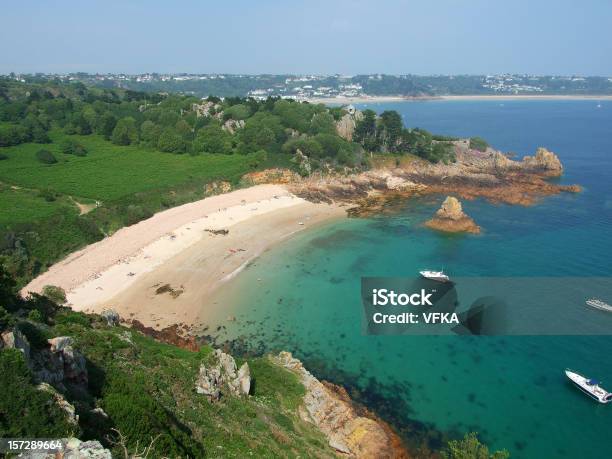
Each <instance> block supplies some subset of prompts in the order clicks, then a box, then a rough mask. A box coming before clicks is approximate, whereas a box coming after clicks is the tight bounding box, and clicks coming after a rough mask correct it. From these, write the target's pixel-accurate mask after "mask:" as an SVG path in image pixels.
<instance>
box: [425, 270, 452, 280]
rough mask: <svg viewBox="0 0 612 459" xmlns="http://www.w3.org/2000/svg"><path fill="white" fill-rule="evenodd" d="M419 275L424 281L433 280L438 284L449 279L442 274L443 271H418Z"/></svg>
mask: <svg viewBox="0 0 612 459" xmlns="http://www.w3.org/2000/svg"><path fill="white" fill-rule="evenodd" d="M419 274H420V275H421V276H423V277H424V278H425V279H430V280H435V281H438V282H448V281H450V278H449V277H448V276H447V275H446V274H444V271H430V270H423V271H419Z"/></svg>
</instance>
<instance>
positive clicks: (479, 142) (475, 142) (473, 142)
mask: <svg viewBox="0 0 612 459" xmlns="http://www.w3.org/2000/svg"><path fill="white" fill-rule="evenodd" d="M470 148H471V149H473V150H478V151H486V150H487V148H489V144H488V143H487V141H486V140H485V139H483V138H480V137H471V138H470Z"/></svg>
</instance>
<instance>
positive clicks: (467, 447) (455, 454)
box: [442, 432, 510, 459]
mask: <svg viewBox="0 0 612 459" xmlns="http://www.w3.org/2000/svg"><path fill="white" fill-rule="evenodd" d="M442 457H443V458H444V459H507V458H509V457H510V454H509V453H508V451H506V450H503V451H495V452H494V453H492V454H491V453H489V448H487V446H486V445H483V444H482V443H480V441H479V440H478V437H477V435H476V433H475V432H471V433H468V434H466V435H465V437H463V439H462V440H451V441H449V442H448V446H447V447H446V449H445V450H444V451H442Z"/></svg>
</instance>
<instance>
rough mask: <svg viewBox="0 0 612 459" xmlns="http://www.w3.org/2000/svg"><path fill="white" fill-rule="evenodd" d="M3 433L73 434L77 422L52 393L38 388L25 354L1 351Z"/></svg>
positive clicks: (0, 431) (0, 432) (0, 423)
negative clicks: (60, 405)
mask: <svg viewBox="0 0 612 459" xmlns="http://www.w3.org/2000/svg"><path fill="white" fill-rule="evenodd" d="M0 387H1V388H2V390H0V437H51V438H62V437H71V436H74V434H75V433H76V432H75V430H76V429H77V428H76V426H73V425H71V424H69V422H68V420H67V419H66V414H65V413H64V411H62V409H61V408H60V407H59V406H58V405H57V404H56V403H55V401H54V399H53V396H52V395H51V394H49V393H47V392H44V391H41V390H38V389H36V387H35V386H34V385H33V384H32V377H31V374H30V371H29V369H28V367H27V365H26V362H25V358H24V356H23V354H22V353H21V352H20V351H18V350H17V349H4V350H2V351H0Z"/></svg>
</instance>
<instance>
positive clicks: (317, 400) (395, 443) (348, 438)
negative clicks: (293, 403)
mask: <svg viewBox="0 0 612 459" xmlns="http://www.w3.org/2000/svg"><path fill="white" fill-rule="evenodd" d="M272 360H273V361H274V362H275V363H276V364H278V365H281V366H282V367H284V368H287V369H289V370H291V371H292V372H294V373H295V374H296V375H297V376H298V377H299V378H300V381H301V382H302V384H303V385H304V388H305V389H306V394H305V395H304V406H303V408H301V410H300V413H301V417H302V418H303V419H304V420H306V421H309V422H312V423H313V424H315V425H316V426H317V427H318V428H319V430H321V432H323V434H325V436H326V437H327V441H328V443H329V445H330V446H331V447H332V448H334V449H335V450H336V451H338V452H339V453H342V454H345V455H348V456H349V457H356V458H379V457H385V458H406V457H408V454H407V452H406V450H405V448H404V447H403V445H402V443H401V441H400V440H399V437H398V436H397V435H396V434H395V433H394V432H393V431H391V429H390V428H389V427H388V426H387V425H385V424H384V423H383V422H382V421H379V420H377V419H375V418H373V417H366V416H364V415H362V414H361V413H359V412H358V410H357V409H356V407H355V405H354V404H353V403H352V401H351V400H350V398H349V397H348V394H346V391H344V390H343V389H342V388H339V387H337V386H334V385H331V384H329V383H325V382H322V381H319V380H318V379H317V378H315V377H314V376H313V375H312V374H311V373H310V372H309V371H308V370H306V369H305V368H304V366H303V365H302V362H300V361H299V360H298V359H295V358H293V356H292V355H291V354H290V353H289V352H281V353H280V354H278V356H275V357H272Z"/></svg>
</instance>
